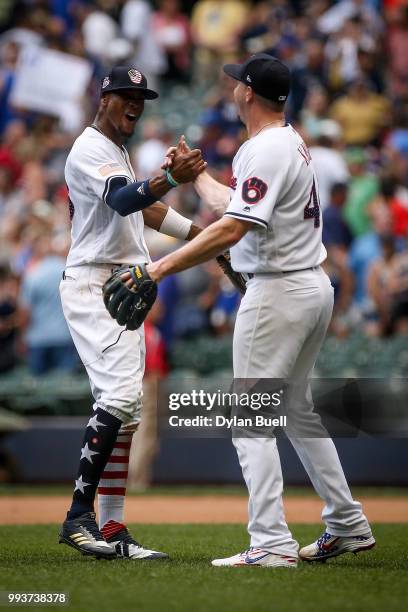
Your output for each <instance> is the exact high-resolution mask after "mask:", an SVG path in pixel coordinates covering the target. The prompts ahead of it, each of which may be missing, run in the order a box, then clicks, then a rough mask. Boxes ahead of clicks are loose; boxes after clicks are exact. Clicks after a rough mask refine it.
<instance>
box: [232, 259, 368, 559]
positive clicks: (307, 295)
mask: <svg viewBox="0 0 408 612" xmlns="http://www.w3.org/2000/svg"><path fill="white" fill-rule="evenodd" d="M332 309H333V288H332V286H331V284H330V280H329V278H328V277H327V275H326V274H325V273H324V271H323V270H322V269H321V268H320V267H319V268H313V269H310V270H306V271H301V272H294V273H283V274H281V275H255V277H254V278H252V279H251V280H250V281H249V282H248V285H247V292H246V294H245V296H244V298H243V299H242V302H241V306H240V308H239V311H238V315H237V319H236V323H235V331H234V341H233V361H234V378H240V379H242V378H249V379H256V378H263V379H265V378H271V379H272V378H279V379H282V378H284V379H292V380H305V379H307V378H308V377H310V376H311V374H312V370H313V367H314V364H315V361H316V359H317V356H318V353H319V350H320V348H321V345H322V343H323V340H324V337H325V335H326V331H327V327H328V325H329V322H330V319H331V314H332ZM304 389H305V393H304V402H301V403H302V404H303V406H302V407H301V413H302V414H301V418H302V420H303V419H304V420H305V421H307V419H310V420H311V421H313V422H314V426H315V427H316V426H317V427H319V424H320V419H319V417H318V415H316V414H315V413H313V400H312V395H311V392H310V386H309V387H308V386H307V385H305V386H304ZM297 410H299V406H297ZM287 414H288V425H290V414H291V413H290V403H289V406H288V408H287ZM324 431H325V430H324V428H323V432H324ZM286 433H287V434H288V436H289V438H290V440H291V443H292V444H293V446H294V448H295V450H296V452H297V454H298V455H299V458H300V459H301V461H302V463H303V466H304V468H305V469H306V471H307V473H308V475H309V478H310V480H311V481H312V484H313V486H314V488H315V490H316V492H317V493H318V494H319V496H320V497H321V498H322V499H323V500H324V501H325V504H326V505H325V507H324V509H323V513H322V518H323V520H324V521H325V523H326V526H327V530H328V531H329V532H330V533H331V534H333V535H337V536H340V535H360V534H363V533H367V532H369V531H370V527H369V524H368V522H367V519H366V517H365V516H364V514H363V513H362V508H361V504H360V503H359V502H357V501H354V500H353V498H352V496H351V492H350V489H349V487H348V484H347V481H346V479H345V476H344V473H343V469H342V467H341V464H340V461H339V458H338V455H337V451H336V447H335V446H334V444H333V441H332V440H331V439H330V438H328V437H316V438H299V437H293V438H292V437H291V432H290V431H288V430H287V431H286ZM233 442H234V445H235V447H236V449H237V453H238V458H239V461H240V464H241V468H242V472H243V476H244V479H245V482H246V485H247V487H248V491H249V506H248V513H249V523H248V531H249V534H250V537H251V546H254V547H256V548H263V549H266V550H268V551H270V552H274V553H278V554H283V555H289V556H297V553H298V548H299V547H298V543H297V542H296V541H295V540H294V539H293V538H292V534H291V533H290V531H289V529H288V526H287V524H286V521H285V515H284V509H283V503H282V490H283V480H282V471H281V464H280V459H279V453H278V449H277V446H276V440H275V439H274V438H272V437H271V438H234V439H233Z"/></svg>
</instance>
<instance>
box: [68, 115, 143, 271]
mask: <svg viewBox="0 0 408 612" xmlns="http://www.w3.org/2000/svg"><path fill="white" fill-rule="evenodd" d="M116 176H123V177H125V178H126V180H127V181H128V183H133V182H135V181H136V177H135V174H134V172H133V169H132V166H131V163H130V159H129V155H128V152H127V151H126V149H125V147H119V146H118V145H116V144H115V143H114V142H112V141H111V140H109V138H107V137H106V136H104V135H103V134H101V133H100V132H99V131H98V130H96V129H95V128H93V127H87V128H86V129H85V130H84V132H83V133H82V134H81V135H80V136H79V137H78V138H77V139H76V141H75V142H74V145H73V147H72V149H71V151H70V154H69V155H68V158H67V162H66V165H65V180H66V183H67V186H68V190H69V205H70V216H71V221H72V230H71V239H72V240H71V249H70V251H69V254H68V258H67V267H69V266H80V265H84V264H92V263H95V264H100V263H115V264H118V263H119V264H120V263H123V264H125V263H143V262H149V261H150V257H149V253H148V250H147V247H146V243H145V240H144V237H143V228H144V222H143V214H142V212H136V213H133V214H130V215H127V216H126V217H122V216H121V215H119V213H117V212H115V211H114V210H113V209H112V208H110V207H109V206H108V205H107V204H106V202H105V197H106V194H107V192H108V189H109V182H110V180H111V179H112V178H113V177H116Z"/></svg>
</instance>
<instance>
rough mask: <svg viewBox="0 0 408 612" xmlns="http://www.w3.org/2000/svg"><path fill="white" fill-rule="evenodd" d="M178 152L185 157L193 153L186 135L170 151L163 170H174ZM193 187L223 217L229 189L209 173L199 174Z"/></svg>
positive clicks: (203, 200) (228, 198)
mask: <svg viewBox="0 0 408 612" xmlns="http://www.w3.org/2000/svg"><path fill="white" fill-rule="evenodd" d="M177 150H178V151H179V152H180V151H181V152H183V153H184V154H185V155H188V154H189V153H191V149H190V147H189V146H188V144H187V143H186V139H185V137H184V135H182V136H180V140H179V142H178V145H177V147H170V148H169V149H168V151H167V153H166V158H165V161H164V164H163V166H162V167H163V168H172V166H173V160H174V156H175V153H176V151H177ZM193 185H194V187H195V190H196V191H197V193H198V195H199V196H200V198H201V200H202V202H204V204H205V206H207V207H208V208H210V209H211V210H212V211H213V212H215V213H216V214H217V215H218V216H219V217H222V215H223V214H224V212H225V211H226V209H227V206H228V204H229V201H230V193H229V187H227V186H226V185H223V184H222V183H219V182H218V181H216V180H215V179H214V178H213V177H212V176H211V175H210V174H208V172H207V171H204V172H201V173H200V174H198V175H197V177H196V178H195V180H194V182H193Z"/></svg>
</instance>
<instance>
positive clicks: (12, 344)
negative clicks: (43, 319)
mask: <svg viewBox="0 0 408 612" xmlns="http://www.w3.org/2000/svg"><path fill="white" fill-rule="evenodd" d="M17 293H18V282H17V278H16V277H15V276H14V275H13V274H12V273H11V271H10V269H9V268H8V266H7V265H3V264H1V265H0V374H4V373H5V372H8V371H9V370H12V369H13V368H14V367H15V365H16V364H17V352H16V340H17V332H18V327H19V323H20V321H19V312H18V307H17Z"/></svg>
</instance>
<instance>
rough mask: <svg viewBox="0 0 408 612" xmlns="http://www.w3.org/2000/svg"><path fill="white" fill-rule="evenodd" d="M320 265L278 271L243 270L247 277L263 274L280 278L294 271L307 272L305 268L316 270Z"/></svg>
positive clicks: (294, 272)
mask: <svg viewBox="0 0 408 612" xmlns="http://www.w3.org/2000/svg"><path fill="white" fill-rule="evenodd" d="M319 268H320V266H311V267H310V268H301V269H300V270H282V271H280V272H254V273H253V272H244V273H243V274H246V275H247V276H248V278H249V279H251V278H254V277H255V276H265V278H268V277H271V278H280V277H281V276H285V275H286V274H296V272H307V270H318V269H319Z"/></svg>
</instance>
